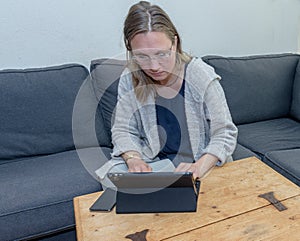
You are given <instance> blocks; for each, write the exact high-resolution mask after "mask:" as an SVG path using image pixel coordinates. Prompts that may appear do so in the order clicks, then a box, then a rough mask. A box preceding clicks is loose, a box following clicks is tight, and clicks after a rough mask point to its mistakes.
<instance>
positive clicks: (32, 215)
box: [0, 148, 101, 240]
mask: <svg viewBox="0 0 300 241" xmlns="http://www.w3.org/2000/svg"><path fill="white" fill-rule="evenodd" d="M90 151H91V152H93V151H94V150H93V148H91V149H90ZM0 173H1V175H0V183H1V185H0V193H1V195H0V203H1V205H0V234H1V240H15V239H28V238H29V237H36V236H39V235H45V234H49V233H51V232H57V231H59V230H65V229H68V228H70V227H74V225H75V220H74V210H73V198H74V197H75V196H78V195H83V194H86V193H91V192H96V191H99V190H101V186H100V184H99V183H98V182H97V181H96V180H95V179H94V178H93V177H92V176H91V175H90V174H89V173H88V172H87V170H86V169H85V168H84V166H83V164H82V163H81V161H80V159H79V158H78V155H77V152H76V151H68V152H62V153H59V154H53V155H48V156H41V157H35V158H28V159H23V160H21V161H11V162H9V163H6V164H2V165H0Z"/></svg>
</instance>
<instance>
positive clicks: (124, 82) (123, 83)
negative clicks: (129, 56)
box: [119, 68, 133, 90]
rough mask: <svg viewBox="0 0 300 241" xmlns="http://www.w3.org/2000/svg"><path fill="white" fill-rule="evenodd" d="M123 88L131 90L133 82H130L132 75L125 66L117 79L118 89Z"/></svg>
mask: <svg viewBox="0 0 300 241" xmlns="http://www.w3.org/2000/svg"><path fill="white" fill-rule="evenodd" d="M120 88H121V89H123V90H132V89H133V83H132V75H131V72H130V70H129V69H128V68H125V69H124V70H123V72H122V73H121V76H120V81H119V89H120Z"/></svg>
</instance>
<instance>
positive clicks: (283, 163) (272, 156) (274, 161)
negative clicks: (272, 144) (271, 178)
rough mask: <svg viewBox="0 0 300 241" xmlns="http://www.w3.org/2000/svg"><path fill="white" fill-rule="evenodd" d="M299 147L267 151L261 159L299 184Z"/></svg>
mask: <svg viewBox="0 0 300 241" xmlns="http://www.w3.org/2000/svg"><path fill="white" fill-rule="evenodd" d="M299 157H300V149H293V150H283V151H272V152H268V153H267V154H266V155H265V157H264V159H263V161H264V162H266V163H267V164H268V165H270V166H271V167H272V168H273V169H274V170H276V171H278V172H279V173H281V174H282V175H283V176H285V177H286V178H288V179H290V180H291V181H292V182H294V183H296V184H297V185H298V186H300V159H299Z"/></svg>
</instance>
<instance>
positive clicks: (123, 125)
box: [111, 73, 142, 157]
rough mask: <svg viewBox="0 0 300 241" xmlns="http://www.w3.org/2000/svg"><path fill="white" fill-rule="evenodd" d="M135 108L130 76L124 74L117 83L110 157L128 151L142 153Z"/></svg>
mask: <svg viewBox="0 0 300 241" xmlns="http://www.w3.org/2000/svg"><path fill="white" fill-rule="evenodd" d="M136 106H137V104H136V99H135V93H134V88H133V85H132V82H131V75H130V74H128V73H124V74H123V75H122V76H121V78H120V81H119V86H118V102H117V105H116V110H115V116H114V123H113V127H112V130H111V131H112V143H113V146H114V148H113V152H112V157H118V156H120V155H121V154H122V153H124V152H126V151H129V150H131V151H137V152H139V153H141V152H142V148H141V142H140V132H139V128H138V125H139V124H138V118H136V115H137V114H138V112H137V107H136Z"/></svg>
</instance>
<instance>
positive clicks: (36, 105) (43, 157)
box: [0, 54, 300, 241]
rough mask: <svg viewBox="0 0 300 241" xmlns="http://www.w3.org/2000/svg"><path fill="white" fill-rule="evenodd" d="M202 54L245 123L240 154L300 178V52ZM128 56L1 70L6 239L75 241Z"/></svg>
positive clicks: (0, 216) (2, 232) (95, 187)
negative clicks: (77, 201)
mask: <svg viewBox="0 0 300 241" xmlns="http://www.w3.org/2000/svg"><path fill="white" fill-rule="evenodd" d="M203 59H204V61H206V62H207V63H208V64H210V65H212V66H213V67H214V68H215V70H216V72H217V73H218V74H219V75H221V76H222V80H221V84H222V86H223V88H224V91H225V95H226V98H227V101H228V105H229V108H230V111H231V114H232V116H233V120H234V122H235V123H236V124H237V126H238V129H239V137H238V145H237V148H236V150H235V153H234V155H233V156H234V159H235V160H237V159H241V158H245V157H249V156H253V155H254V156H257V157H258V158H260V159H261V160H262V161H263V162H265V163H267V164H268V165H270V166H271V167H272V168H274V169H275V170H277V171H278V172H280V173H282V174H283V175H284V176H286V177H287V178H289V179H290V180H291V181H293V182H295V183H296V184H297V185H299V184H300V182H299V178H300V160H299V155H300V61H299V59H300V56H299V55H295V54H278V55H267V56H266V55H264V56H252V57H243V58H224V57H218V56H205V57H204V58H203ZM124 64H125V62H124V61H119V60H108V59H99V60H94V61H92V63H91V66H90V71H88V70H87V69H86V68H85V67H84V66H82V65H79V64H68V65H62V66H55V67H47V68H40V69H26V70H3V71H0V99H1V101H0V112H1V115H0V193H1V196H0V240H30V239H33V240H44V241H46V240H48V241H50V240H66V241H68V240H76V236H75V235H76V234H75V220H74V211H73V197H75V196H78V195H82V194H86V193H91V192H96V191H99V190H101V186H100V184H99V183H98V182H97V181H96V180H95V178H94V177H95V176H94V174H93V172H94V170H96V169H97V168H98V167H99V166H100V165H101V163H102V162H103V161H105V160H106V159H108V158H109V153H110V150H111V148H112V144H111V132H110V128H111V119H112V113H113V111H114V107H115V105H116V101H117V87H118V81H119V76H120V74H121V72H122V70H123V69H124ZM78 96H81V98H80V99H81V101H82V102H83V106H82V107H83V108H81V109H80V108H79V110H82V112H81V111H78V110H77V114H76V111H74V110H75V109H76V107H75V106H78V105H77V102H76V101H77V99H78ZM75 103H76V105H75ZM74 113H75V114H74ZM74 115H75V118H74ZM93 132H94V133H93ZM78 136H79V137H80V138H78ZM95 137H96V140H95ZM99 146H100V148H101V151H100V152H99ZM98 154H99V155H98ZM102 154H104V155H102ZM86 157H87V158H86Z"/></svg>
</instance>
